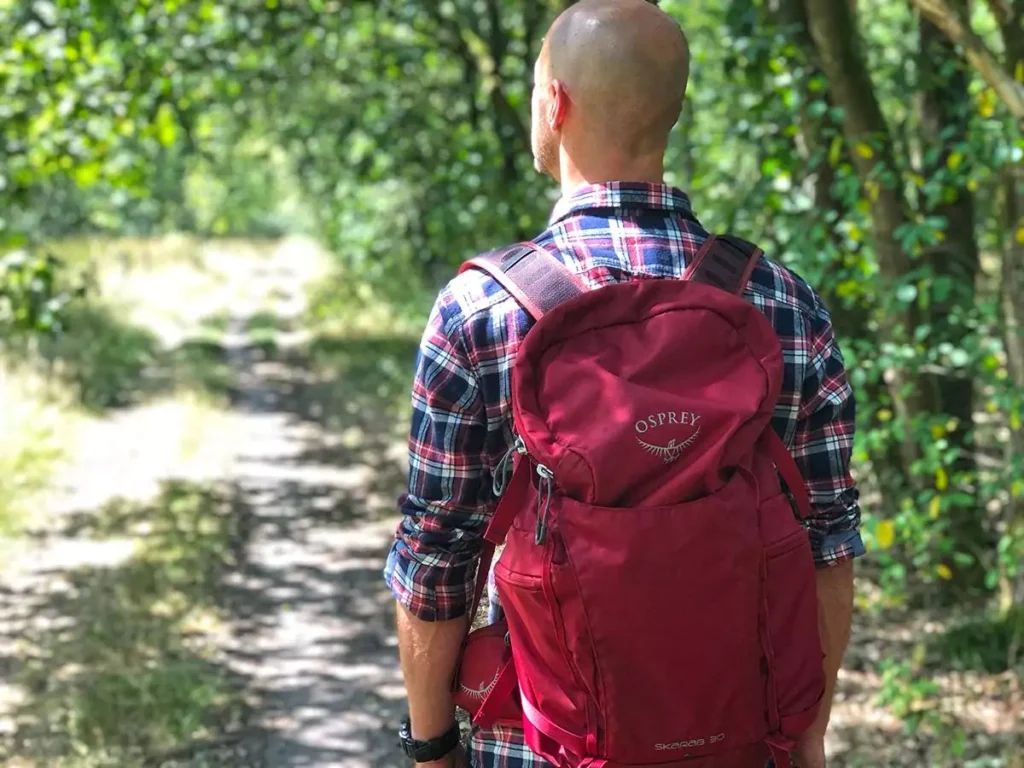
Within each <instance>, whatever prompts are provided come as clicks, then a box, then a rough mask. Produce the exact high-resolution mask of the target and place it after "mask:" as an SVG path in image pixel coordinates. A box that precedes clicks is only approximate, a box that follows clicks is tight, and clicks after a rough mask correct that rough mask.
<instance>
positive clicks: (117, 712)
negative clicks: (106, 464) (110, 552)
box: [0, 482, 242, 768]
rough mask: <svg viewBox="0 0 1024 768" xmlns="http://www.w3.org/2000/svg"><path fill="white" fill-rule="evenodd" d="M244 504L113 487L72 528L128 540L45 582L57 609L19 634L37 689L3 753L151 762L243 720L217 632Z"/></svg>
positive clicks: (177, 491)
mask: <svg viewBox="0 0 1024 768" xmlns="http://www.w3.org/2000/svg"><path fill="white" fill-rule="evenodd" d="M238 524H239V522H238V516H237V515H236V514H234V510H233V509H232V505H231V503H229V501H228V495H227V494H226V492H224V490H223V489H217V488H211V487H208V486H202V485H196V484H191V483H185V482H168V483H166V484H165V485H164V487H163V488H162V490H161V492H160V494H159V495H158V496H157V497H156V498H155V499H153V500H151V501H150V502H148V503H144V504H140V503H138V502H128V501H114V502H112V503H110V504H108V505H106V506H105V507H103V508H102V509H100V510H97V511H96V512H90V513H86V514H82V515H78V516H75V517H74V518H73V519H71V521H70V523H69V525H68V527H67V530H66V531H65V533H66V534H67V535H72V536H75V537H76V538H79V539H84V540H85V544H83V546H88V545H89V544H95V543H98V542H113V543H118V542H122V543H123V542H129V543H131V542H133V543H134V544H133V546H132V551H131V554H130V556H128V557H127V558H125V559H124V560H123V562H120V563H118V564H116V565H115V566H114V567H109V566H108V567H94V566H90V567H83V568H78V569H75V570H72V571H70V572H69V573H67V574H66V578H67V582H68V587H69V588H68V589H67V590H66V591H64V592H58V593H57V594H54V595H46V596H39V599H38V601H37V602H36V603H35V608H34V612H35V613H36V615H38V616H51V617H52V616H56V617H59V620H58V621H57V622H55V623H56V626H57V629H56V631H54V630H53V629H52V628H50V629H48V628H47V626H48V625H49V626H51V627H52V625H53V624H54V622H52V620H51V621H50V622H45V621H43V622H39V623H38V624H37V625H36V626H35V627H32V628H31V629H29V631H28V632H25V633H23V634H22V638H21V640H22V649H23V650H22V653H21V659H20V666H21V671H20V674H19V675H18V677H17V682H18V683H19V684H20V685H21V686H22V688H23V689H24V690H25V691H28V692H31V693H32V695H30V696H29V697H28V698H27V699H26V702H25V703H24V704H23V705H22V706H21V707H20V708H19V710H18V711H17V712H16V713H15V715H14V719H15V722H16V723H17V724H18V730H17V732H16V738H15V739H14V740H13V743H11V744H9V745H7V746H8V749H7V751H6V755H5V752H4V749H3V746H2V745H0V757H4V756H6V757H7V758H9V759H14V758H20V759H22V760H30V761H32V763H33V764H36V765H40V766H50V765H61V764H63V765H67V766H69V767H71V766H74V767H75V768H79V767H81V768H85V766H91V765H112V766H113V765H116V766H123V768H134V767H135V766H143V765H149V764H151V763H150V762H149V760H151V758H152V756H154V755H158V754H160V753H162V752H165V751H167V750H170V749H173V748H175V747H177V746H180V745H181V744H182V743H183V742H188V741H190V740H195V739H202V738H207V737H209V735H210V734H212V733H214V732H222V731H224V730H225V729H230V728H232V727H233V726H235V725H236V724H237V723H238V722H239V719H240V716H241V713H242V702H241V700H240V698H239V696H238V694H237V692H236V687H235V686H234V685H233V682H232V680H231V678H230V675H229V674H228V672H227V671H226V670H225V669H224V667H223V666H222V665H221V664H220V662H219V661H218V659H217V655H216V652H215V650H214V643H213V642H212V641H213V639H214V638H215V636H216V635H217V632H218V630H219V628H220V623H219V612H220V609H219V607H218V604H217V591H218V584H219V580H220V579H221V577H222V575H223V574H224V572H225V571H226V570H227V569H229V568H232V567H233V566H234V565H235V564H236V563H235V554H234V549H233V547H234V544H235V542H236V541H237V538H238V531H237V526H238Z"/></svg>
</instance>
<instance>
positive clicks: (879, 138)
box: [805, 0, 935, 475]
mask: <svg viewBox="0 0 1024 768" xmlns="http://www.w3.org/2000/svg"><path fill="white" fill-rule="evenodd" d="M805 8H806V10H807V21H808V26H809V28H810V31H811V38H812V39H813V40H814V44H815V49H816V51H817V53H818V56H819V58H820V60H821V66H822V70H823V71H824V73H825V75H826V77H827V78H828V81H829V87H830V89H831V92H832V94H833V96H834V98H835V100H836V104H837V105H838V106H840V107H842V108H843V112H844V118H843V132H844V134H845V136H846V140H847V142H848V143H849V145H850V146H851V147H853V148H855V150H856V151H854V152H853V153H852V156H853V161H854V167H855V168H856V170H857V174H858V176H859V177H860V179H861V182H862V184H864V186H865V188H866V189H868V190H869V199H870V201H871V220H872V234H873V238H874V244H875V251H876V253H877V257H878V267H879V273H880V276H881V288H882V291H883V295H886V296H887V298H889V299H892V297H893V296H894V294H895V290H896V285H897V283H898V282H899V281H900V280H901V279H902V278H903V277H905V276H906V275H907V274H908V273H909V272H910V270H911V269H912V267H913V264H912V262H911V260H910V258H909V257H908V255H907V254H906V252H905V251H904V250H903V248H902V247H901V245H900V243H899V242H898V240H897V239H896V231H897V229H898V228H899V227H900V226H901V225H903V224H905V223H907V214H906V208H905V200H904V198H903V194H902V191H901V188H900V187H901V185H900V179H899V172H898V170H897V167H896V163H895V162H894V159H893V149H892V139H891V136H890V134H889V128H888V125H887V124H886V122H885V118H884V117H883V115H882V110H881V107H880V106H879V104H878V99H877V97H876V95H875V91H874V88H873V86H872V83H871V77H870V75H869V74H868V70H867V65H866V63H865V61H864V57H863V55H862V53H861V50H860V43H861V40H860V37H859V35H858V34H857V32H856V25H855V19H854V16H853V13H852V11H851V9H850V7H849V6H848V5H847V4H846V3H837V2H835V0H805ZM919 315H920V313H919V310H918V308H917V305H916V304H915V303H911V304H905V305H896V304H894V305H893V311H891V312H886V314H885V317H884V319H883V321H882V323H883V324H882V339H881V340H883V341H894V342H896V341H901V340H904V339H906V338H907V336H908V335H909V334H910V333H912V332H913V329H914V328H916V327H917V326H918V325H919V321H920V316H919ZM886 381H887V383H888V385H889V391H890V395H891V397H892V401H893V406H894V409H895V410H896V413H897V415H898V416H899V417H900V418H901V420H902V421H903V423H904V424H905V426H906V438H905V439H904V440H903V441H901V455H902V458H903V468H904V471H905V472H907V474H908V475H909V472H910V469H911V466H912V464H913V463H914V461H915V460H916V458H917V457H918V449H917V445H916V443H915V441H914V439H913V436H912V434H911V428H912V426H913V423H914V421H915V420H916V419H917V417H918V416H920V415H921V414H923V413H927V412H928V411H930V410H932V409H931V405H932V404H933V403H934V400H935V398H934V394H933V393H932V392H931V391H928V390H922V389H921V388H920V387H919V386H918V385H917V384H915V382H914V380H913V377H912V376H910V374H909V372H907V371H905V370H900V369H898V368H892V369H890V370H889V371H887V372H886ZM918 384H919V383H918Z"/></svg>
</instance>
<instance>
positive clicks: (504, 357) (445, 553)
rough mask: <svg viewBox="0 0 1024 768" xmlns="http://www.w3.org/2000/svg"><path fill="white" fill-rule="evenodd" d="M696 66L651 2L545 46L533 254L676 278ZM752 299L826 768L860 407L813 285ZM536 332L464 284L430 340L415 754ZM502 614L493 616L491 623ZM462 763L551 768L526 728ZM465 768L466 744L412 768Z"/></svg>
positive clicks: (805, 759)
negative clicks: (666, 170) (792, 533)
mask: <svg viewBox="0 0 1024 768" xmlns="http://www.w3.org/2000/svg"><path fill="white" fill-rule="evenodd" d="M688 59H689V54H688V48H687V43H686V40H685V38H684V36H683V34H682V31H681V30H680V29H679V27H678V25H677V24H676V23H675V22H674V21H673V20H672V19H671V18H670V17H669V16H667V15H666V14H665V13H664V12H662V11H661V10H659V9H658V8H657V7H656V6H655V5H653V4H651V3H649V2H646V0H582V2H579V3H577V4H576V5H574V6H572V7H570V8H569V9H568V10H567V11H565V12H564V13H563V14H562V15H561V16H559V18H558V19H557V20H556V21H555V23H554V24H553V25H552V27H551V29H550V30H549V33H548V35H547V37H546V39H545V41H544V45H543V49H542V51H541V53H540V56H539V57H538V60H537V62H536V67H535V85H534V89H533V96H532V103H531V109H532V144H533V147H532V148H533V155H534V159H535V165H536V168H537V170H538V171H540V172H542V173H545V174H547V175H549V176H551V177H552V178H553V179H554V180H555V181H557V182H558V183H560V185H561V189H562V194H563V196H562V198H561V200H560V201H559V202H558V204H557V205H556V207H555V209H554V212H553V214H552V216H551V220H550V225H549V227H548V228H547V229H546V230H545V231H544V232H542V233H541V234H540V235H539V236H538V237H537V238H536V239H535V241H534V242H535V243H537V244H538V245H539V246H540V247H542V248H544V249H546V250H547V251H548V252H550V253H551V254H552V255H555V256H556V257H557V258H559V259H560V260H561V261H562V262H563V263H564V264H566V265H567V266H568V267H569V269H570V270H571V271H572V272H574V273H575V274H576V275H578V276H579V277H580V278H581V280H582V281H583V282H584V283H585V284H586V285H587V286H588V287H590V288H594V287H597V286H600V285H604V284H607V283H610V282H617V281H623V280H635V279H642V278H644V277H679V276H681V275H682V274H683V271H684V269H685V267H686V264H687V262H688V260H689V259H691V258H692V256H693V255H694V253H695V252H696V251H697V249H698V248H699V246H700V244H701V243H702V242H703V241H704V239H705V238H706V236H707V233H706V232H705V231H704V230H703V229H702V228H701V226H700V225H699V224H698V223H697V220H696V218H695V217H694V215H693V213H692V212H691V209H690V202H689V200H688V198H687V197H686V195H685V194H684V193H683V192H681V191H680V190H678V189H674V188H671V187H669V186H666V185H665V184H664V182H663V155H664V152H665V148H666V144H667V141H668V136H669V133H670V131H671V129H672V127H673V125H674V124H675V122H676V120H677V119H678V118H679V115H680V110H681V107H682V100H683V95H684V92H685V89H686V81H687V77H688V69H689V60H688ZM746 296H747V298H748V300H750V301H751V302H753V303H754V304H755V305H756V306H757V307H758V308H759V309H761V311H763V312H764V313H765V315H766V316H767V317H768V318H769V319H770V320H771V322H772V324H773V326H774V327H775V329H776V332H777V334H778V336H779V339H780V341H781V344H782V347H783V351H784V359H785V361H786V362H785V380H784V384H783V393H782V396H781V397H780V399H779V402H778V406H777V409H776V412H775V414H774V419H773V427H774V428H775V429H776V431H777V432H778V433H779V435H780V436H781V437H782V438H783V439H784V440H785V441H786V443H787V444H788V445H789V447H790V449H791V451H792V453H793V455H794V458H795V459H796V460H797V463H798V464H799V466H800V469H801V470H802V472H803V474H804V477H805V478H806V480H807V486H808V490H809V491H810V493H811V497H812V501H813V503H814V508H815V514H814V517H813V519H812V520H811V521H810V524H809V531H810V536H811V541H812V546H813V549H814V553H815V558H816V561H817V564H818V566H819V568H818V599H819V615H820V625H821V634H822V642H823V645H824V651H825V666H826V692H825V704H824V705H823V706H822V708H821V712H820V715H819V717H818V720H817V722H816V724H815V725H814V726H813V727H812V728H811V729H810V731H809V732H808V733H807V734H806V736H805V738H804V739H803V741H802V743H801V744H800V746H799V748H798V750H797V752H796V753H794V759H795V761H796V762H797V763H798V765H800V766H802V767H803V768H818V767H819V766H824V765H825V753H824V733H825V728H826V725H827V723H828V717H829V710H830V702H831V699H832V694H833V690H834V685H835V679H836V674H837V671H838V669H839V666H840V664H841V660H842V654H843V652H844V649H845V647H846V643H847V641H848V636H849V625H850V614H851V610H852V595H853V566H852V561H853V558H855V557H857V556H859V555H861V554H863V551H864V548H863V543H862V541H861V538H860V535H859V533H858V528H859V522H860V512H859V508H858V503H857V498H858V495H857V491H856V489H855V487H854V484H853V480H852V478H851V477H850V474H849V461H850V453H851V446H852V442H853V420H854V400H853V395H852V393H851V391H850V388H849V386H848V384H847V381H846V377H845V373H844V369H843V359H842V356H841V354H840V351H839V348H838V346H837V345H836V342H835V340H834V338H833V335H832V328H831V323H830V319H829V315H828V312H827V311H826V309H825V308H824V307H823V306H822V304H821V302H820V300H819V297H818V296H817V295H816V294H815V293H814V291H813V290H812V289H811V288H810V287H808V286H807V284H806V283H804V282H803V281H802V280H801V279H800V278H799V277H797V276H796V275H794V274H793V273H792V272H790V271H788V270H787V269H785V268H783V267H781V266H780V265H778V264H776V263H774V262H772V261H770V260H769V259H767V258H765V259H762V260H761V262H760V263H759V265H758V266H757V268H756V269H755V271H754V274H753V276H752V278H751V281H750V285H749V288H748V289H747V293H746ZM530 325H531V320H530V318H529V316H528V315H527V314H526V312H525V311H524V310H523V309H522V308H521V307H520V306H519V305H518V304H517V303H516V301H515V300H514V299H513V298H512V297H511V296H510V295H509V294H508V293H507V292H505V291H504V290H503V289H501V288H500V287H499V286H498V284H497V283H496V282H495V281H494V280H493V279H492V278H490V277H489V276H487V275H485V274H484V273H482V272H480V271H477V270H469V271H467V272H465V273H463V274H462V275H460V276H458V277H456V278H455V279H453V280H452V281H451V282H450V283H449V284H448V285H447V286H446V287H445V288H444V289H443V290H442V291H441V292H440V295H439V296H438V298H437V301H436V304H435V306H434V308H433V311H432V312H431V315H430V319H429V322H428V325H427V328H426V331H425V333H424V336H423V341H422V345H421V348H420V355H419V359H418V364H417V371H416V380H415V384H414V387H413V405H414V415H413V421H412V434H411V438H410V450H411V467H410V478H409V488H408V493H407V494H406V495H404V497H403V499H402V501H401V510H402V512H403V513H404V519H403V520H402V522H401V524H400V526H399V529H398V531H397V535H396V540H395V543H394V547H393V548H392V551H391V553H390V556H389V558H388V563H387V566H386V568H385V578H386V581H387V583H388V584H389V586H390V588H391V590H392V593H393V594H394V596H395V598H396V600H397V602H398V609H397V610H398V616H397V624H398V635H399V647H400V656H401V662H402V669H403V674H404V677H405V682H406V687H407V692H408V703H409V714H410V722H411V735H412V738H413V739H416V740H419V741H427V740H431V739H437V738H438V737H441V736H442V734H445V733H446V732H449V733H450V728H451V726H452V724H453V722H454V706H453V703H452V697H451V693H450V686H451V679H452V674H453V670H454V667H455V664H456V661H457V658H458V653H459V648H460V644H461V642H462V640H463V637H464V635H465V633H466V631H467V620H466V612H467V603H468V601H469V599H470V596H471V594H472V591H473V583H474V572H475V567H476V563H477V558H478V553H479V551H480V546H481V535H482V533H483V530H484V528H485V527H486V525H487V522H488V520H489V517H490V515H491V513H492V512H493V510H494V506H495V499H494V498H493V495H492V491H491V478H492V473H493V472H494V470H495V468H496V465H497V463H498V461H499V459H500V457H501V456H502V455H503V454H504V453H505V451H506V449H507V448H508V445H509V439H510V435H511V428H512V424H511V413H510V389H511V386H510V378H511V369H512V363H513V361H514V359H515V355H516V351H517V349H518V347H519V344H520V343H521V342H522V340H523V337H524V336H525V334H526V331H527V330H528V329H529V327H530ZM666 567H671V564H666ZM484 576H485V575H484V574H481V575H480V578H484ZM493 599H494V598H493V597H492V600H493ZM497 611H500V608H494V607H493V606H492V616H494V615H497ZM470 752H471V756H472V765H473V766H475V767H476V768H537V767H539V766H543V765H546V763H545V762H544V761H542V760H541V759H540V758H538V757H536V756H534V755H532V754H531V753H530V751H529V750H528V748H527V747H526V746H525V744H524V742H523V738H522V733H521V732H520V731H518V730H516V729H509V728H501V727H495V728H494V729H492V730H489V731H486V732H477V733H474V735H473V737H472V741H471V750H470ZM464 760H465V754H464V753H463V752H462V750H461V747H459V748H457V749H456V750H454V751H453V752H451V753H450V754H448V755H446V756H444V757H443V758H441V759H438V760H434V761H432V762H425V763H420V765H421V766H429V767H430V768H443V767H447V766H457V765H465V764H466V763H465V762H463V761H464Z"/></svg>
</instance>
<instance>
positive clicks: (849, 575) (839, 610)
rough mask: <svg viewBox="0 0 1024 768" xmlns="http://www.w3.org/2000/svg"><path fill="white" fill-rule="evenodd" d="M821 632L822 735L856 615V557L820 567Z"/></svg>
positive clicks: (818, 725)
mask: <svg viewBox="0 0 1024 768" xmlns="http://www.w3.org/2000/svg"><path fill="white" fill-rule="evenodd" d="M817 582H818V631H819V633H820V634H821V647H822V651H823V652H824V654H825V660H824V664H825V696H824V698H823V699H822V702H821V709H820V710H819V711H818V718H817V720H816V721H815V724H814V726H813V727H812V729H811V730H812V732H815V733H819V734H823V733H824V732H825V729H826V727H827V726H828V721H829V716H830V715H831V712H832V697H833V696H834V695H835V688H836V678H837V677H838V675H839V668H840V667H841V666H842V665H843V654H844V653H845V652H846V646H847V644H848V643H849V642H850V621H851V616H852V614H853V560H846V561H844V562H842V563H840V564H839V565H834V566H831V567H826V568H819V569H818V578H817Z"/></svg>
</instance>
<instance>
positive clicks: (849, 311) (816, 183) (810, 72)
mask: <svg viewBox="0 0 1024 768" xmlns="http://www.w3.org/2000/svg"><path fill="white" fill-rule="evenodd" d="M775 17H776V19H777V20H778V21H779V22H780V23H781V25H783V26H784V27H786V32H787V35H788V34H792V35H793V38H792V39H793V40H794V42H795V43H796V45H797V47H798V48H799V49H800V50H801V51H802V52H803V55H804V59H805V61H804V62H802V63H803V65H804V68H805V70H806V73H805V77H804V82H803V83H802V85H803V90H804V93H805V94H810V93H811V91H810V87H809V86H810V82H811V81H812V80H814V79H815V78H816V77H817V76H819V75H821V74H823V72H822V67H821V61H820V59H819V57H818V54H817V50H816V49H815V46H814V40H812V39H811V33H810V30H809V29H808V25H807V12H806V9H805V8H804V3H803V0H778V4H777V6H776V8H775ZM821 98H822V100H824V101H825V103H826V104H827V105H828V106H829V107H830V108H831V107H832V106H834V100H833V98H832V96H831V94H830V93H828V91H825V92H823V93H822V94H821ZM809 106H810V105H809V103H808V100H806V99H805V100H804V101H803V103H802V106H801V107H800V116H799V127H800V133H799V143H800V144H801V145H802V146H801V147H800V148H799V149H798V151H799V152H800V154H801V155H802V157H803V160H804V163H805V167H804V177H805V179H809V180H810V182H811V188H812V190H813V195H812V199H813V200H814V210H815V211H817V212H818V213H819V215H822V214H824V213H825V212H826V211H833V212H835V214H836V217H837V220H839V219H841V218H842V217H843V216H845V215H846V211H845V210H844V207H843V204H842V202H841V201H840V200H839V199H838V198H836V196H835V195H834V194H833V193H832V185H833V184H834V183H835V180H836V173H835V168H834V167H833V166H832V164H831V163H829V162H828V161H827V159H824V158H827V146H828V141H827V137H826V135H825V129H826V127H827V126H829V118H828V112H826V113H824V114H821V115H814V114H812V112H811V110H810V109H809ZM814 157H820V158H823V160H822V162H819V163H818V164H817V165H813V164H812V162H811V159H812V158H814ZM829 237H830V238H831V241H832V245H833V246H835V248H836V250H837V251H838V252H840V253H841V252H843V251H844V250H845V248H846V246H845V243H844V242H843V238H842V235H841V233H840V232H839V230H838V229H835V228H834V229H832V230H830V232H829ZM837 282H838V281H825V283H824V284H823V285H821V286H819V287H818V291H819V293H821V296H822V300H823V301H824V302H825V305H826V306H827V307H828V309H829V313H830V314H831V315H832V322H833V326H834V327H835V330H836V335H837V336H838V337H839V338H840V343H841V342H842V340H843V339H853V338H865V337H867V336H868V335H869V332H868V329H867V320H868V313H867V309H866V308H865V307H862V306H855V307H847V306H846V305H845V304H844V302H843V300H842V298H841V297H840V296H838V295H837V294H836V292H835V288H836V284H837Z"/></svg>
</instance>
